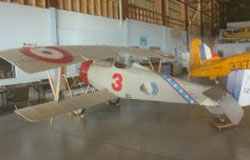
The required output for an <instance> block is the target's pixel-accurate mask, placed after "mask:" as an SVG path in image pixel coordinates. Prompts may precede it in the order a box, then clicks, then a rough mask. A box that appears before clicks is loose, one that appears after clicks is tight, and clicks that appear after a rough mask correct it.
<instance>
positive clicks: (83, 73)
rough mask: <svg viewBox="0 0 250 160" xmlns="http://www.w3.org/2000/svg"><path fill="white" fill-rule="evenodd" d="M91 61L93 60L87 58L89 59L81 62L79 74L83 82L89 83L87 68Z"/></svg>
mask: <svg viewBox="0 0 250 160" xmlns="http://www.w3.org/2000/svg"><path fill="white" fill-rule="evenodd" d="M92 63H93V60H89V61H84V62H83V63H82V64H81V68H80V71H79V76H80V80H81V81H82V82H83V83H85V84H89V79H88V70H89V67H90V65H91V64H92Z"/></svg>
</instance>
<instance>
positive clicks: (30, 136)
mask: <svg viewBox="0 0 250 160" xmlns="http://www.w3.org/2000/svg"><path fill="white" fill-rule="evenodd" d="M209 118H210V117H209V114H208V113H207V112H206V111H205V109H203V108H202V107H196V108H193V107H190V106H187V105H174V104H169V103H161V102H145V101H135V100H123V101H122V105H121V106H120V107H116V106H107V105H106V104H102V105H98V106H95V107H93V108H90V109H89V110H88V111H87V116H86V118H85V119H84V120H79V119H78V118H74V117H72V116H69V115H67V116H61V117H57V118H56V119H55V120H54V123H53V126H49V125H48V122H41V123H30V122H27V121H25V120H23V119H22V118H20V117H19V116H17V115H15V114H8V115H5V116H1V117H0V160H17V159H18V160H64V159H65V160H75V159H77V160H78V159H79V160H83V159H87V160H99V159H101V160H117V159H119V160H134V159H135V160H163V159H167V160H195V159H197V160H201V159H202V160H212V159H213V160H217V159H220V160H224V159H226V160H249V159H250V110H248V111H246V113H245V117H244V119H243V121H242V123H241V124H240V125H239V126H237V127H233V128H230V129H226V130H223V131H218V130H217V129H215V128H214V127H213V126H211V124H210V123H209V122H208V121H209Z"/></svg>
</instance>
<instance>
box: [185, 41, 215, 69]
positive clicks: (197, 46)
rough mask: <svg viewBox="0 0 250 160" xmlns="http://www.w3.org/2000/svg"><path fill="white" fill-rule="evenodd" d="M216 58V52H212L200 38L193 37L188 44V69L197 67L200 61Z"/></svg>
mask: <svg viewBox="0 0 250 160" xmlns="http://www.w3.org/2000/svg"><path fill="white" fill-rule="evenodd" d="M213 58H218V54H217V53H215V52H213V51H212V50H211V49H210V48H209V47H208V46H207V45H206V44H205V43H202V41H201V40H200V39H195V40H193V41H192V42H191V45H190V60H189V67H190V69H193V68H196V67H199V66H200V65H201V63H202V61H205V60H210V59H213Z"/></svg>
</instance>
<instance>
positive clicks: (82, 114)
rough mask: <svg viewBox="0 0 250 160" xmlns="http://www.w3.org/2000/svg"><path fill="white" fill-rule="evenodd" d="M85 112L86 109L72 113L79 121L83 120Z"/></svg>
mask: <svg viewBox="0 0 250 160" xmlns="http://www.w3.org/2000/svg"><path fill="white" fill-rule="evenodd" d="M85 111H86V108H83V109H79V110H76V111H74V112H73V115H75V116H78V117H80V118H81V119H83V118H84V117H85V116H86V114H85Z"/></svg>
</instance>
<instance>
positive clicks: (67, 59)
mask: <svg viewBox="0 0 250 160" xmlns="http://www.w3.org/2000/svg"><path fill="white" fill-rule="evenodd" d="M123 54H130V55H134V56H142V57H152V58H168V56H167V55H163V52H160V51H153V50H147V49H138V48H127V47H113V46H58V47H55V46H50V47H33V48H27V47H24V48H21V49H12V50H6V51H2V52H0V57H1V58H4V59H5V60H7V61H9V62H10V63H12V64H14V65H16V66H17V67H19V68H20V69H22V70H23V71H25V72H27V73H35V72H39V71H44V70H48V69H52V68H57V67H60V66H65V65H69V64H75V63H79V62H82V61H83V60H84V59H85V60H86V59H93V60H104V59H109V58H118V57H120V56H122V55H123Z"/></svg>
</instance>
